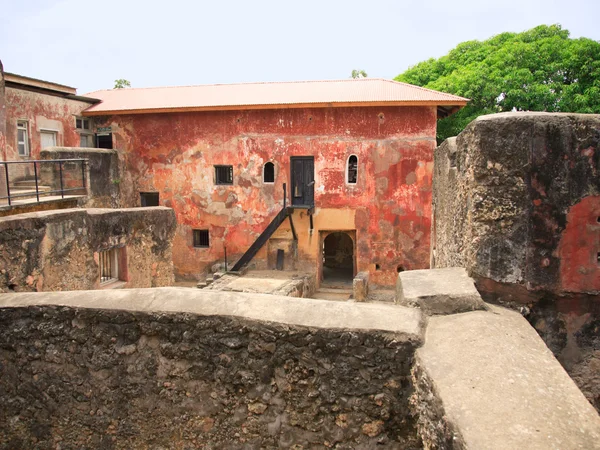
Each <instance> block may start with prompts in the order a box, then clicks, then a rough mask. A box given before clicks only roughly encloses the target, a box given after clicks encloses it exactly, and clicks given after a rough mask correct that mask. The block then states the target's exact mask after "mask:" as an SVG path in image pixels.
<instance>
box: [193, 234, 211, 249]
mask: <svg viewBox="0 0 600 450" xmlns="http://www.w3.org/2000/svg"><path fill="white" fill-rule="evenodd" d="M209 244H210V240H209V235H208V230H194V247H200V248H206V247H208V246H209Z"/></svg>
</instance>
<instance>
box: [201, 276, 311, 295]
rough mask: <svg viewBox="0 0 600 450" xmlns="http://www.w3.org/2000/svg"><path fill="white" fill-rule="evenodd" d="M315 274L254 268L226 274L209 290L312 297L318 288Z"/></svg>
mask: <svg viewBox="0 0 600 450" xmlns="http://www.w3.org/2000/svg"><path fill="white" fill-rule="evenodd" d="M316 282H317V280H316V276H315V274H307V273H298V272H284V271H274V270H252V271H249V272H247V273H246V274H244V275H241V276H239V275H233V274H225V275H223V276H219V277H217V278H216V279H215V280H214V282H212V283H210V287H209V288H208V289H209V290H212V291H230V292H250V293H257V294H273V295H285V296H287V297H304V298H310V297H312V295H313V293H314V292H315V289H316Z"/></svg>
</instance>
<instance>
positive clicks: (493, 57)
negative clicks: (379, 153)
mask: <svg viewBox="0 0 600 450" xmlns="http://www.w3.org/2000/svg"><path fill="white" fill-rule="evenodd" d="M395 80H396V81H403V82H406V83H411V84H415V85H418V86H424V87H427V88H430V89H434V90H438V91H443V92H448V93H451V94H455V95H460V96H462V97H467V98H469V99H471V101H470V102H469V104H468V105H467V106H466V107H465V108H463V109H462V110H461V111H459V112H458V113H456V114H454V115H452V116H450V117H448V118H446V119H442V120H440V121H439V122H438V135H437V137H438V142H442V141H443V140H444V139H446V138H447V137H451V136H456V135H457V134H458V133H460V132H461V131H462V130H463V129H464V128H465V126H466V125H467V124H468V123H469V122H471V121H472V120H473V119H475V118H476V117H478V116H480V115H482V114H491V113H496V112H501V111H512V110H517V111H549V112H581V113H600V43H599V42H597V41H594V40H591V39H587V38H579V39H570V38H569V31H568V30H563V29H562V28H561V26H560V25H551V26H547V25H540V26H538V27H536V28H533V29H531V30H528V31H525V32H522V33H502V34H499V35H497V36H494V37H492V38H490V39H488V40H486V41H483V42H481V41H476V40H475V41H467V42H463V43H461V44H459V45H457V46H456V48H454V49H453V50H451V51H450V53H448V54H447V55H446V56H442V57H441V58H439V59H433V58H431V59H429V60H427V61H423V62H421V63H419V64H417V65H416V66H414V67H411V68H409V69H408V70H407V71H406V72H404V73H402V74H400V75H398V76H397V77H396V78H395Z"/></svg>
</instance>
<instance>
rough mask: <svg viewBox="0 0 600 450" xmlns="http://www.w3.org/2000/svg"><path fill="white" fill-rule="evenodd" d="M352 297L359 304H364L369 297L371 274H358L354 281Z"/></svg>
mask: <svg viewBox="0 0 600 450" xmlns="http://www.w3.org/2000/svg"><path fill="white" fill-rule="evenodd" d="M352 296H353V297H354V300H356V301H357V302H364V301H366V300H367V298H368V296H369V272H358V273H357V274H356V276H355V277H354V280H352Z"/></svg>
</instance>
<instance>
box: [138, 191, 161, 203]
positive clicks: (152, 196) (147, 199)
mask: <svg viewBox="0 0 600 450" xmlns="http://www.w3.org/2000/svg"><path fill="white" fill-rule="evenodd" d="M140 204H141V205H142V206H158V192H140Z"/></svg>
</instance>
